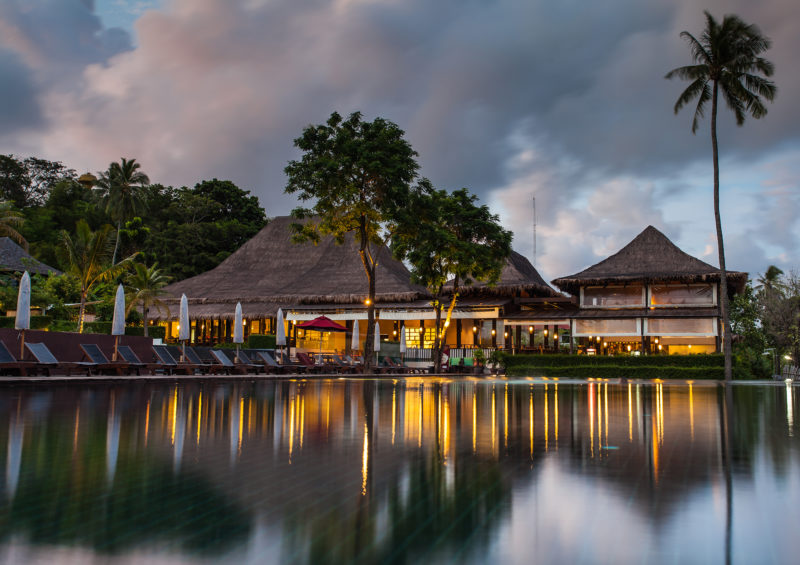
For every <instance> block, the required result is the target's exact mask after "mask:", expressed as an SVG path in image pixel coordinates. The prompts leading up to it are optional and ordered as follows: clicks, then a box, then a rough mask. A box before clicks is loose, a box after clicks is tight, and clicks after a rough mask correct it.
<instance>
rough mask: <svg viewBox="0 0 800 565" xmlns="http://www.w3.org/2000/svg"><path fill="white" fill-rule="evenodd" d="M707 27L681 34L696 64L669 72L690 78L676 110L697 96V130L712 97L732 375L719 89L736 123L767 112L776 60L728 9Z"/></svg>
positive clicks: (772, 94) (726, 347) (766, 45)
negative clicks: (765, 54)
mask: <svg viewBox="0 0 800 565" xmlns="http://www.w3.org/2000/svg"><path fill="white" fill-rule="evenodd" d="M705 15H706V28H705V30H703V35H702V36H700V39H699V40H698V39H696V38H695V37H694V36H693V35H692V34H691V33H689V32H688V31H684V32H681V37H683V38H684V39H686V40H687V41H688V42H689V46H690V48H691V51H692V58H693V59H694V62H695V63H696V64H694V65H689V66H686V67H678V68H677V69H673V70H672V71H670V72H669V73H667V76H666V78H673V77H678V78H681V79H684V80H690V81H691V83H690V84H689V86H688V87H687V88H686V90H684V91H683V92H682V93H681V95H680V96H679V97H678V101H677V102H675V108H674V109H675V113H676V114H677V113H678V112H679V111H680V109H681V108H683V107H684V106H685V105H686V104H688V103H689V102H691V101H692V100H694V99H695V98H696V99H697V107H696V108H695V111H694V119H693V120H692V133H695V132H696V131H697V126H698V122H699V120H700V118H702V117H703V114H704V111H705V109H706V107H707V103H708V102H709V101H710V102H711V149H712V153H713V156H712V158H713V163H714V220H715V222H716V227H717V251H718V253H719V270H720V271H721V275H720V277H721V281H720V294H721V295H722V296H721V300H720V305H721V307H722V321H723V324H724V331H725V334H724V343H723V351H724V353H725V379H726V380H730V379H731V375H732V373H731V325H730V318H729V305H728V281H727V271H726V269H725V249H724V246H723V243H722V220H721V218H720V213H719V154H718V149H717V101H718V98H719V91H720V90H721V91H722V97H723V98H724V99H725V102H726V103H727V105H728V107H729V108H730V109H731V110H733V112H734V114H735V115H736V123H737V124H738V125H742V124H743V123H744V119H745V116H746V115H747V114H750V115H751V116H753V118H755V119H759V118H761V117H762V116H764V115H766V113H767V108H766V106H764V103H763V101H762V98H763V99H766V100H772V99H773V98H774V97H775V91H776V88H775V85H774V84H773V83H772V82H770V81H768V80H766V79H765V78H763V77H761V76H760V75H759V74H756V73H761V74H763V75H764V76H767V77H768V76H772V72H773V69H774V67H773V65H772V63H770V62H769V61H767V60H766V59H763V58H762V57H760V56H759V55H760V54H761V53H762V52H763V51H766V50H767V49H769V47H770V41H769V39H767V38H766V37H764V36H763V35H761V32H760V31H759V30H758V28H757V27H756V26H753V25H747V24H745V23H744V22H743V21H742V20H740V19H739V18H738V17H737V16H734V15H727V16H725V17H724V18H723V19H722V23H721V24H720V23H718V22H717V21H716V20H715V19H714V18H713V17H712V16H711V14H709V13H708V12H705Z"/></svg>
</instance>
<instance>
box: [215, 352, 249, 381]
mask: <svg viewBox="0 0 800 565" xmlns="http://www.w3.org/2000/svg"><path fill="white" fill-rule="evenodd" d="M210 353H211V357H212V358H213V359H214V360H215V361H216V362H217V363H219V364H220V365H222V366H223V367H225V368H226V369H227V370H228V371H230V372H236V373H239V374H241V375H243V374H246V373H247V366H245V365H240V364H236V363H234V362H233V360H232V359H231V358H230V357H228V356H227V355H225V353H223V351H222V350H221V349H211V350H210Z"/></svg>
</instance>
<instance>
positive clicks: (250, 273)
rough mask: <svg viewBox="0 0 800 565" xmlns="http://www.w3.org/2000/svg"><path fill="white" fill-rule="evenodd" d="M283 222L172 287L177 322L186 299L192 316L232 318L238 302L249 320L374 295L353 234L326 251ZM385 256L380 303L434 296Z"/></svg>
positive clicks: (381, 250)
mask: <svg viewBox="0 0 800 565" xmlns="http://www.w3.org/2000/svg"><path fill="white" fill-rule="evenodd" d="M295 222H297V220H295V219H293V218H291V217H288V216H282V217H277V218H275V219H273V220H272V221H270V222H269V224H268V225H267V226H266V227H264V228H263V229H262V230H261V231H260V232H258V233H257V234H256V235H255V236H254V237H253V238H252V239H251V240H250V241H248V242H247V243H245V244H244V245H243V246H242V247H241V248H239V249H238V250H237V251H236V252H234V253H233V254H232V255H230V256H229V257H228V258H227V259H225V261H223V262H222V263H220V264H219V265H218V266H217V267H216V268H214V269H212V270H210V271H208V272H206V273H202V274H200V275H197V276H195V277H191V278H188V279H185V280H182V281H180V282H177V283H174V284H171V285H169V286H167V287H166V290H167V292H168V293H169V295H170V297H171V300H170V299H167V300H165V302H167V304H168V305H169V306H170V309H171V313H170V314H169V315H163V316H162V318H163V319H174V318H176V317H177V300H178V299H179V298H180V296H181V294H186V296H187V298H188V299H189V304H190V316H191V317H192V318H206V319H228V318H232V317H233V312H234V307H235V305H236V302H241V303H242V312H243V315H244V317H245V318H248V319H249V318H267V317H271V316H274V315H275V313H276V312H277V310H278V308H279V307H286V306H289V305H293V304H314V303H328V304H330V303H336V304H348V303H349V304H358V303H363V301H364V300H365V299H366V298H367V296H368V294H369V293H368V286H367V277H366V275H365V273H364V267H363V265H362V264H361V259H360V257H359V254H358V246H357V244H356V242H355V239H354V237H352V235H348V236H347V237H346V238H345V241H344V243H343V244H342V245H337V244H336V242H335V241H334V239H333V238H332V237H325V238H322V240H321V241H320V242H319V244H318V245H314V244H313V243H302V244H298V243H293V242H292V230H291V224H292V223H295ZM373 252H374V254H375V256H376V258H377V262H378V265H377V273H376V301H378V302H387V301H388V302H399V301H408V300H414V299H417V298H420V297H422V296H425V295H426V291H425V289H424V288H423V287H420V286H417V285H413V284H411V283H410V275H409V272H408V269H406V267H405V266H404V265H403V264H402V263H401V262H400V261H397V260H395V259H394V258H393V257H392V256H391V252H390V251H389V250H388V249H387V248H386V247H384V246H381V247H377V248H373Z"/></svg>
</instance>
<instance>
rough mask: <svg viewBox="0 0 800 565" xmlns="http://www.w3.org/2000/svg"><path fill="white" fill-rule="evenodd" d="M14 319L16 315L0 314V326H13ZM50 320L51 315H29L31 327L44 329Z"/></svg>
mask: <svg viewBox="0 0 800 565" xmlns="http://www.w3.org/2000/svg"><path fill="white" fill-rule="evenodd" d="M16 321H17V318H16V316H0V328H13V327H14V322H16ZM52 321H53V318H52V316H31V329H32V330H44V329H46V328H47V327H49V326H50V323H51V322H52Z"/></svg>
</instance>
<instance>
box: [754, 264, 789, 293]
mask: <svg viewBox="0 0 800 565" xmlns="http://www.w3.org/2000/svg"><path fill="white" fill-rule="evenodd" d="M782 274H783V271H782V270H781V269H779V268H778V267H776V266H775V265H770V266H769V267H767V270H766V271H764V274H763V275H760V276H759V277H758V285H756V290H758V291H761V292H763V293H769V292H773V291H778V292H783V290H784V289H785V288H786V285H785V284H784V283H783V280H781V275H782Z"/></svg>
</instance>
